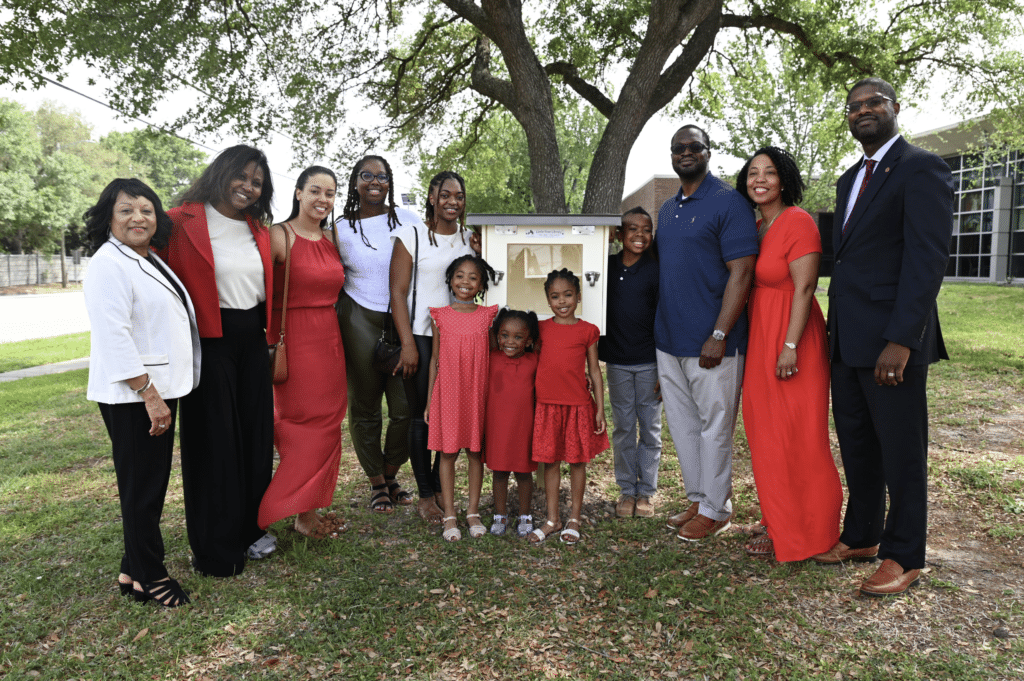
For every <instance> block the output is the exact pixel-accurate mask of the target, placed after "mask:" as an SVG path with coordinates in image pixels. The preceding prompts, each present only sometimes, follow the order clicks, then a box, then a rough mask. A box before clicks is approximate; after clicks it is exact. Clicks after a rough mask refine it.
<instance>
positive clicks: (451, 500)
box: [423, 255, 498, 541]
mask: <svg viewBox="0 0 1024 681" xmlns="http://www.w3.org/2000/svg"><path fill="white" fill-rule="evenodd" d="M493 273H494V270H493V269H492V268H491V266H490V265H488V264H487V263H486V262H485V261H484V259H483V258H481V257H480V256H478V255H463V256H461V257H459V258H456V259H455V260H454V261H453V262H452V264H451V265H449V266H448V270H447V271H446V272H445V281H446V282H447V284H448V287H449V288H450V289H451V292H452V295H453V296H454V297H455V300H454V302H452V304H451V305H448V306H447V307H432V308H430V323H431V325H432V329H433V337H434V340H433V344H434V347H433V353H432V355H431V357H432V361H431V363H430V367H429V369H430V374H429V381H428V389H427V396H428V397H427V406H426V408H425V409H424V410H423V420H424V421H425V422H426V423H427V425H428V428H429V430H428V433H427V447H428V448H430V449H432V450H433V451H436V452H441V465H440V474H441V508H442V510H443V511H444V531H443V532H442V535H441V536H443V537H444V539H445V541H458V540H459V539H462V533H461V532H460V531H459V522H458V519H457V518H456V516H455V459H457V458H458V456H459V451H460V450H462V449H465V450H466V451H467V452H469V506H468V508H467V509H466V521H467V522H468V523H469V536H471V537H474V538H478V537H482V536H484V535H485V534H487V528H486V527H484V524H483V523H482V522H481V521H480V511H479V505H480V487H481V486H482V484H483V477H484V467H483V462H482V461H481V459H480V450H481V449H482V448H483V447H482V446H481V445H482V444H483V433H484V402H485V400H486V399H487V365H488V355H489V354H490V335H489V332H490V328H491V322H492V321H493V320H494V316H495V315H496V314H497V313H498V306H497V305H491V306H490V307H481V306H480V305H477V304H476V303H475V302H474V299H475V298H476V297H477V295H478V294H479V293H481V292H483V291H486V290H487V278H488V277H489V276H490V275H492V274H493Z"/></svg>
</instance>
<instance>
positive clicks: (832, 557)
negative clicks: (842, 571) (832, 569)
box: [812, 541, 878, 565]
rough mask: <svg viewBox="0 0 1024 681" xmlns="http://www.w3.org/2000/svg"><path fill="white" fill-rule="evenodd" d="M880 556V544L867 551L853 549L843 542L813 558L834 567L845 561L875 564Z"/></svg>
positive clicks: (866, 549) (838, 542)
mask: <svg viewBox="0 0 1024 681" xmlns="http://www.w3.org/2000/svg"><path fill="white" fill-rule="evenodd" d="M877 556H878V544H875V545H874V546H869V547H867V548H865V549H851V548H850V547H849V546H847V545H846V544H844V543H843V542H841V541H837V542H836V545H835V546H833V547H832V548H830V549H829V550H828V551H826V552H825V553H819V554H818V555H816V556H812V558H813V559H814V560H815V561H816V562H818V563H825V564H826V565H834V564H835V563H841V562H843V561H844V560H859V561H867V562H869V563H871V562H874V560H875V558H876V557H877Z"/></svg>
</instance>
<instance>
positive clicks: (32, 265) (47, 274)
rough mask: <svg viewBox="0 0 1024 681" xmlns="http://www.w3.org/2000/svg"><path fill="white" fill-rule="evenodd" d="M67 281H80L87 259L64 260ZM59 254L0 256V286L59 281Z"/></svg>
mask: <svg viewBox="0 0 1024 681" xmlns="http://www.w3.org/2000/svg"><path fill="white" fill-rule="evenodd" d="M66 262H67V268H68V281H82V279H83V278H84V277H85V270H86V268H87V267H88V266H89V258H88V257H86V256H82V257H76V256H72V255H69V256H68V257H67V259H66ZM60 280H61V276H60V254H58V253H55V254H53V255H40V254H38V253H30V254H28V255H10V254H6V253H3V254H0V286H25V285H37V284H48V283H51V282H55V281H60Z"/></svg>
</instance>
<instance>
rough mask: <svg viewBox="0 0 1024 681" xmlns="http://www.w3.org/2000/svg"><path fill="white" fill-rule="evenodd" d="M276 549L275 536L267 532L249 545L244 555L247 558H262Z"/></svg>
mask: <svg viewBox="0 0 1024 681" xmlns="http://www.w3.org/2000/svg"><path fill="white" fill-rule="evenodd" d="M275 549H277V537H275V536H274V535H272V534H270V533H269V532H267V533H266V534H265V535H263V536H262V537H260V538H259V539H257V540H256V541H254V542H253V543H252V544H250V545H249V548H248V549H247V550H246V552H245V555H246V556H248V557H249V560H262V559H263V558H266V557H267V556H269V555H270V554H272V553H273V552H274V550H275Z"/></svg>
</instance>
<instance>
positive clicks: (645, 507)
mask: <svg viewBox="0 0 1024 681" xmlns="http://www.w3.org/2000/svg"><path fill="white" fill-rule="evenodd" d="M636 517H638V518H653V517H654V504H652V503H651V499H650V497H637V500H636Z"/></svg>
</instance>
